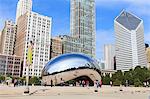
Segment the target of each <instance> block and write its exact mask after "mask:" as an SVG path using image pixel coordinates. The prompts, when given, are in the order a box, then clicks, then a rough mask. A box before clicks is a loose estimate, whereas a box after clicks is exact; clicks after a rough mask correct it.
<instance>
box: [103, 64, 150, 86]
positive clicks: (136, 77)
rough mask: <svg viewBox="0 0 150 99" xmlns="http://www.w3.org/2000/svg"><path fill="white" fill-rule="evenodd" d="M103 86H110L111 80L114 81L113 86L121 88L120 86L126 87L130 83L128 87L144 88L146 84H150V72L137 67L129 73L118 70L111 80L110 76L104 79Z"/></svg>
mask: <svg viewBox="0 0 150 99" xmlns="http://www.w3.org/2000/svg"><path fill="white" fill-rule="evenodd" d="M102 80H103V84H106V85H108V84H109V83H108V82H110V80H112V82H113V85H115V86H119V85H120V84H123V85H125V84H126V82H128V85H134V86H136V87H139V86H143V83H144V82H147V81H148V82H149V83H150V70H148V69H147V68H145V67H143V68H142V67H141V66H137V67H135V68H134V69H130V70H129V71H125V72H122V71H120V70H118V71H117V72H116V73H114V74H113V75H112V77H111V78H109V76H108V75H106V76H104V77H102Z"/></svg>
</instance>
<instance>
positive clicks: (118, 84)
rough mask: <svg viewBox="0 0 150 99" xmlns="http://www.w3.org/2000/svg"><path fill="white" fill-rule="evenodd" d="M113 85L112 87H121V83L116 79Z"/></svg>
mask: <svg viewBox="0 0 150 99" xmlns="http://www.w3.org/2000/svg"><path fill="white" fill-rule="evenodd" d="M113 85H114V86H120V85H121V81H119V80H118V79H116V80H115V81H114V82H113Z"/></svg>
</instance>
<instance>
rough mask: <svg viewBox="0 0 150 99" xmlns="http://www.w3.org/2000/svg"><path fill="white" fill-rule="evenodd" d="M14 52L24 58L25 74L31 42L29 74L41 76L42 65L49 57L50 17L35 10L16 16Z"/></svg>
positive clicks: (24, 72)
mask: <svg viewBox="0 0 150 99" xmlns="http://www.w3.org/2000/svg"><path fill="white" fill-rule="evenodd" d="M17 22H18V23H17V25H18V27H17V38H16V47H15V54H16V55H19V56H22V57H23V60H24V64H23V65H24V66H23V75H26V74H27V73H26V65H27V64H26V59H27V52H28V47H29V42H30V41H32V42H33V55H32V66H31V67H30V69H29V75H30V76H41V72H42V69H43V67H44V65H45V64H46V63H47V62H48V61H49V59H50V40H51V18H49V17H47V16H43V15H40V14H38V13H35V12H27V13H26V14H24V15H22V16H21V17H19V18H18V21H17Z"/></svg>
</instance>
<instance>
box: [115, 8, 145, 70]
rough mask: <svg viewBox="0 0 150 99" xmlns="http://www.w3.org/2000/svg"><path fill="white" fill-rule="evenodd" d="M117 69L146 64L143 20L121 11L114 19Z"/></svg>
mask: <svg viewBox="0 0 150 99" xmlns="http://www.w3.org/2000/svg"><path fill="white" fill-rule="evenodd" d="M114 29H115V38H116V67H117V70H129V69H131V68H134V67H135V66H137V65H140V66H146V64H147V62H146V53H145V45H144V26H143V20H142V19H140V18H138V17H137V16H135V15H133V14H131V13H129V12H126V11H124V10H123V11H122V12H121V13H120V15H119V16H117V17H116V19H115V20H114Z"/></svg>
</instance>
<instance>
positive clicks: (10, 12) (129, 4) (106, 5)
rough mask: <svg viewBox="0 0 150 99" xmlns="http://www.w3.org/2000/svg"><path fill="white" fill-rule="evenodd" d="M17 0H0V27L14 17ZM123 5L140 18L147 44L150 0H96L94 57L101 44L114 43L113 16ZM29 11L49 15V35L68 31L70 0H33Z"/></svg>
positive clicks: (149, 40)
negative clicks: (50, 21)
mask: <svg viewBox="0 0 150 99" xmlns="http://www.w3.org/2000/svg"><path fill="white" fill-rule="evenodd" d="M17 2H18V0H0V30H2V28H3V26H4V21H5V20H8V19H11V20H13V21H15V16H16V6H17ZM123 9H125V10H126V11H128V12H131V13H133V14H134V15H136V16H138V17H139V18H141V19H142V20H143V21H144V30H145V31H144V37H145V43H148V44H150V11H149V10H150V0H96V57H97V58H98V59H103V56H104V44H114V43H115V38H114V37H115V35H114V19H115V17H117V16H118V15H119V14H120V12H121V11H122V10H123ZM33 11H34V12H38V13H40V14H42V15H46V16H49V17H52V36H57V35H62V34H67V35H69V34H70V0H33Z"/></svg>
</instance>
